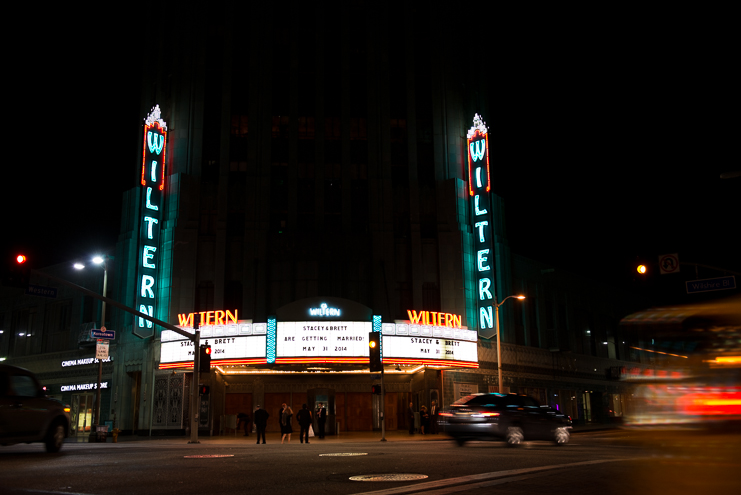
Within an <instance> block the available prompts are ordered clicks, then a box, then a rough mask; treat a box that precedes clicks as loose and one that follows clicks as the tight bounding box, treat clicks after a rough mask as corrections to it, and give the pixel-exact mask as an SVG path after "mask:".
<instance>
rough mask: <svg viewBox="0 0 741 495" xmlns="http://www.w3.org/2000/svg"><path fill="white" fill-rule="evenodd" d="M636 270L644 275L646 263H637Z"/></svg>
mask: <svg viewBox="0 0 741 495" xmlns="http://www.w3.org/2000/svg"><path fill="white" fill-rule="evenodd" d="M636 271H637V272H638V273H640V274H641V275H645V273H646V265H638V266H637V267H636Z"/></svg>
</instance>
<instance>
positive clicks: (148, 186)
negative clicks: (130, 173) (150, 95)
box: [134, 105, 167, 338]
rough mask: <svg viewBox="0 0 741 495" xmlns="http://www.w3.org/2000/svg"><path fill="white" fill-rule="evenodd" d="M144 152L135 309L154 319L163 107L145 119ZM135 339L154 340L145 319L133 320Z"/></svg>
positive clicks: (162, 185)
mask: <svg viewBox="0 0 741 495" xmlns="http://www.w3.org/2000/svg"><path fill="white" fill-rule="evenodd" d="M143 148H144V150H143V151H142V176H141V185H142V188H143V189H142V194H141V206H140V208H139V248H138V250H137V283H136V309H138V310H139V311H140V312H142V313H146V314H148V315H149V316H152V317H154V316H155V309H156V307H157V299H156V297H157V288H158V285H159V284H158V265H159V259H160V256H161V253H160V222H161V219H162V208H163V201H162V198H163V191H164V188H165V152H166V150H167V123H166V122H165V121H164V120H162V117H161V113H160V107H159V105H155V107H154V108H153V109H152V111H151V112H150V114H149V115H147V118H146V119H144V145H143ZM134 335H136V336H138V337H141V338H147V337H152V336H154V325H153V324H152V322H151V321H149V320H145V319H144V318H137V317H135V318H134Z"/></svg>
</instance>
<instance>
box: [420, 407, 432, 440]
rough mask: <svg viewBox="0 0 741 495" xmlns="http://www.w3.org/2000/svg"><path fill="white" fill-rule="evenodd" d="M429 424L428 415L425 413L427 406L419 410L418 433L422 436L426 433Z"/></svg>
mask: <svg viewBox="0 0 741 495" xmlns="http://www.w3.org/2000/svg"><path fill="white" fill-rule="evenodd" d="M429 422H430V415H429V414H428V413H427V406H422V407H421V408H420V409H419V432H420V433H421V434H422V435H424V434H425V433H426V432H427V425H428V424H429Z"/></svg>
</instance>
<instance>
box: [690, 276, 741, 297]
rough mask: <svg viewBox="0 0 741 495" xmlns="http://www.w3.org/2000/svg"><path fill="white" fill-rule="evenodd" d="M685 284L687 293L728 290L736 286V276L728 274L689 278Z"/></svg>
mask: <svg viewBox="0 0 741 495" xmlns="http://www.w3.org/2000/svg"><path fill="white" fill-rule="evenodd" d="M685 284H686V285H687V294H694V293H695V292H710V291H713V290H728V289H735V288H736V277H734V276H733V275H729V276H727V277H716V278H706V279H703V280H690V281H689V282H685Z"/></svg>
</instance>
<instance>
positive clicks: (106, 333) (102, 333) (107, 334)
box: [90, 327, 116, 340]
mask: <svg viewBox="0 0 741 495" xmlns="http://www.w3.org/2000/svg"><path fill="white" fill-rule="evenodd" d="M90 336H91V337H92V338H94V339H108V340H113V339H115V338H116V332H115V331H114V330H106V328H105V327H103V328H100V329H98V328H93V329H92V330H90Z"/></svg>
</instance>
